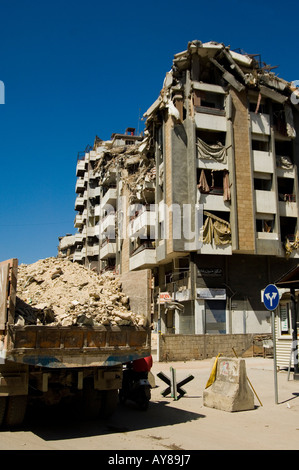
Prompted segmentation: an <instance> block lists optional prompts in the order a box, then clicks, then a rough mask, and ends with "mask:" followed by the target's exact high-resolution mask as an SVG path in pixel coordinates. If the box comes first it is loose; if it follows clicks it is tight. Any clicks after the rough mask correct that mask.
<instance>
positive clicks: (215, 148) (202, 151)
mask: <svg viewBox="0 0 299 470" xmlns="http://www.w3.org/2000/svg"><path fill="white" fill-rule="evenodd" d="M196 145H197V151H198V157H199V158H203V159H208V160H211V159H212V160H216V161H217V162H221V163H226V148H225V146H224V145H223V144H222V143H221V142H217V144H212V145H208V144H207V143H206V142H204V141H203V140H201V139H200V138H199V137H198V138H197V143H196Z"/></svg>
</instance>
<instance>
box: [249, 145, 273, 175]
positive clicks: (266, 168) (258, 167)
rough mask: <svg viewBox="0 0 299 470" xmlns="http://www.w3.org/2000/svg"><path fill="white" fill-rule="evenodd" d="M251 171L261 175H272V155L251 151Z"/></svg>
mask: <svg viewBox="0 0 299 470" xmlns="http://www.w3.org/2000/svg"><path fill="white" fill-rule="evenodd" d="M252 153H253V170H254V171H257V172H261V173H273V172H274V163H273V155H272V153H270V152H263V151H261V150H253V152H252Z"/></svg>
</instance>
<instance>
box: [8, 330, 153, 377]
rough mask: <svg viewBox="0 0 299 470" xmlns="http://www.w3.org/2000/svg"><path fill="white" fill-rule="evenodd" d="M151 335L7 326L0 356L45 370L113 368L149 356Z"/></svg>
mask: <svg viewBox="0 0 299 470" xmlns="http://www.w3.org/2000/svg"><path fill="white" fill-rule="evenodd" d="M150 331H151V330H150V328H143V327H137V326H136V327H135V326H104V325H103V326H98V327H87V326H82V327H79V326H73V327H69V326H68V327H61V326H46V325H42V326H40V325H33V326H32V325H28V326H23V327H21V326H16V325H12V324H10V325H8V329H7V335H6V341H5V345H4V349H3V350H2V354H1V356H2V358H3V359H4V358H5V359H6V360H8V361H13V362H17V363H22V364H27V365H32V366H37V367H38V366H40V367H48V368H75V367H93V366H95V367H99V366H113V365H118V364H121V363H125V362H128V361H131V360H135V359H138V358H141V357H146V356H149V355H150V354H151V352H150V351H151V332H150Z"/></svg>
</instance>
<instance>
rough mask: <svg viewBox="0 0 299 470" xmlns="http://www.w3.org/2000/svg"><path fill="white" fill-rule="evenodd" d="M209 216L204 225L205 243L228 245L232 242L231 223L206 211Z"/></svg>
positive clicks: (205, 213)
mask: <svg viewBox="0 0 299 470" xmlns="http://www.w3.org/2000/svg"><path fill="white" fill-rule="evenodd" d="M204 215H206V216H207V218H206V220H205V223H204V226H203V243H206V244H212V242H213V240H214V243H215V245H227V244H229V243H231V229H230V223H229V222H227V221H226V220H223V219H220V217H217V216H216V215H214V214H211V213H210V212H207V211H204Z"/></svg>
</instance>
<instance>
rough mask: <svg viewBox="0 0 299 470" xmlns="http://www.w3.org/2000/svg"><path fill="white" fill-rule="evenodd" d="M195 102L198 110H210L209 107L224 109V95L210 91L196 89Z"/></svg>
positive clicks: (194, 93)
mask: <svg viewBox="0 0 299 470" xmlns="http://www.w3.org/2000/svg"><path fill="white" fill-rule="evenodd" d="M193 104H194V107H195V110H196V111H197V112H208V110H209V109H213V110H218V111H224V95H223V94H221V93H213V92H210V91H204V90H194V92H193ZM203 108H206V109H203Z"/></svg>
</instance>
